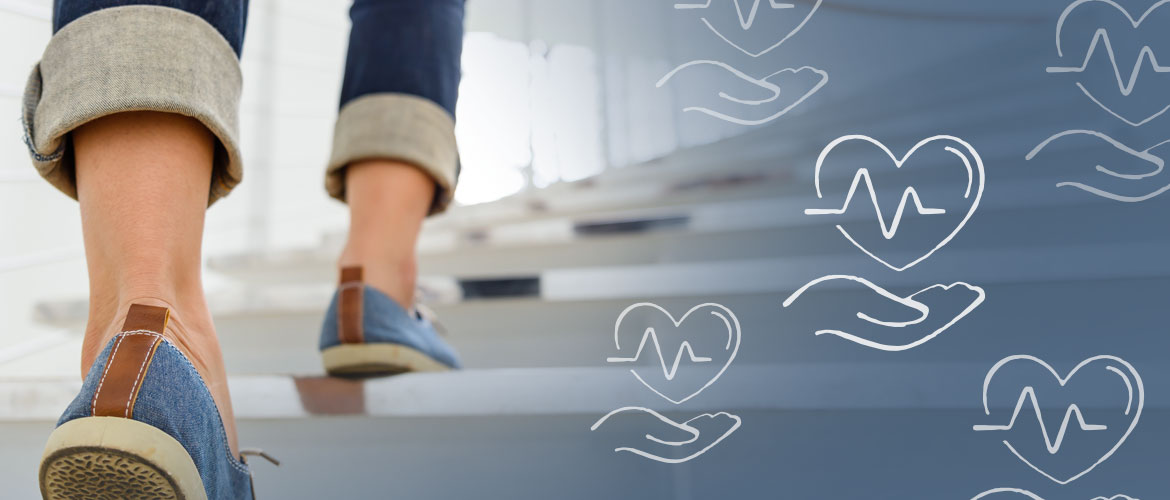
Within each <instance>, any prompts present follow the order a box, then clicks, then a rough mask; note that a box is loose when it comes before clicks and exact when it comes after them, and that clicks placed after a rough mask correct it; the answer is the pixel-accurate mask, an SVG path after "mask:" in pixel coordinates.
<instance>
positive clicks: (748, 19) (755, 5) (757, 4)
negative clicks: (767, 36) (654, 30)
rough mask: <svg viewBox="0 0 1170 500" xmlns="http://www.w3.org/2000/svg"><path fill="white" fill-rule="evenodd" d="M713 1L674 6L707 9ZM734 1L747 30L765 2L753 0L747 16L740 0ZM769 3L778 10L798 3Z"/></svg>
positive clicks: (677, 7)
mask: <svg viewBox="0 0 1170 500" xmlns="http://www.w3.org/2000/svg"><path fill="white" fill-rule="evenodd" d="M713 1H714V0H707V2H706V3H676V4H674V8H676V9H680V10H682V9H706V8H709V7H711V2H713ZM732 3H734V4H735V13H736V15H738V16H739V25H740V27H742V28H743V29H745V30H747V29H751V27H752V25H753V24H755V22H756V14H757V13H759V10H760V4H761V3H763V0H753V2H752V8H751V9H750V10H749V11H748V13H747V15H746V16H745V15H744V13H743V7H741V6H740V4H739V0H732ZM768 5H769V6H770V7H772V8H773V9H777V10H780V9H795V8H796V4H791V3H786V2H777V1H776V0H768Z"/></svg>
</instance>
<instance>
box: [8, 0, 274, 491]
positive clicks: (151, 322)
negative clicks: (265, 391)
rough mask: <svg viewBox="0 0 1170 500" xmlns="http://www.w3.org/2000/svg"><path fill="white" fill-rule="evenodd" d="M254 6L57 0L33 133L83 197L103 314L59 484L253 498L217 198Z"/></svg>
mask: <svg viewBox="0 0 1170 500" xmlns="http://www.w3.org/2000/svg"><path fill="white" fill-rule="evenodd" d="M246 12H247V1H246V0H211V1H207V0H203V1H195V0H143V1H141V2H134V1H129V2H128V1H125V0H57V1H56V2H55V3H54V18H53V30H54V35H53V37H52V38H51V39H50V42H49V45H48V46H47V47H46V49H45V52H44V55H43V56H42V58H41V61H40V62H39V63H38V64H37V66H36V67H35V68H34V69H33V72H32V74H31V75H30V77H29V81H28V87H27V88H26V91H25V94H24V102H23V109H22V123H23V125H24V132H25V137H24V141H25V143H26V145H27V146H28V148H29V153H30V156H31V157H32V161H33V164H34V166H35V167H36V168H37V170H38V171H39V172H40V174H41V175H42V176H44V177H45V179H46V180H47V181H49V182H50V183H51V184H53V185H54V186H55V187H57V188H58V189H60V190H61V191H62V192H64V193H65V194H67V195H69V196H71V197H74V198H77V199H78V200H79V202H80V205H81V219H82V229H83V233H84V234H83V236H84V243H85V252H86V260H87V265H88V271H89V285H90V302H89V308H90V311H89V313H90V315H89V319H88V324H87V327H86V332H85V338H84V341H83V346H82V360H81V365H82V372H83V383H82V387H81V390H80V392H79V394H78V396H77V397H76V398H75V399H74V401H73V402H72V403H71V404H70V405H69V406H68V407H67V408H66V409H65V411H64V413H63V414H62V416H61V419H60V420H59V421H58V427H57V428H56V429H55V430H54V431H53V433H52V434H51V435H50V436H49V439H48V443H47V444H46V448H45V449H46V452H45V455H44V457H43V458H42V461H41V471H40V474H39V478H40V482H41V488H42V493H43V494H44V495H46V498H72V497H74V496H76V495H77V494H83V493H79V492H89V493H90V494H95V495H96V494H99V492H100V494H112V495H123V493H120V492H125V493H124V494H125V495H129V496H135V494H134V493H133V492H140V491H144V490H143V489H142V488H149V489H150V491H157V492H159V494H160V495H161V494H163V493H162V492H164V491H167V492H169V494H173V495H174V496H186V497H193V496H198V494H197V492H198V490H200V489H202V490H203V493H205V494H207V495H208V496H209V497H210V498H251V494H250V492H251V477H250V474H249V471H248V468H247V466H246V465H245V464H243V463H242V462H241V461H240V460H239V453H238V447H237V444H236V432H235V424H234V419H233V418H232V409H231V404H230V398H229V396H228V388H227V383H226V382H227V377H226V374H225V370H224V366H223V361H222V357H221V355H220V351H219V346H218V342H217V339H216V336H215V330H214V327H213V326H212V322H211V317H210V314H209V313H208V310H207V305H206V302H205V300H204V297H203V290H202V284H201V277H200V270H201V257H200V253H201V243H202V235H203V221H204V213H205V211H206V209H207V206H208V205H209V204H210V203H213V202H214V201H216V200H217V199H219V198H220V197H222V196H224V195H226V194H228V192H229V191H230V190H231V188H232V187H233V186H235V185H236V184H237V183H238V182H239V181H240V178H241V174H242V165H241V162H240V154H239V148H238V146H237V144H238V141H237V140H236V137H237V135H238V134H237V114H238V107H239V99H240V90H241V86H242V78H241V73H240V68H239V59H238V57H239V49H240V47H241V46H242V39H243V30H244V17H245V16H246ZM115 462H117V463H120V464H123V465H122V466H119V467H111V466H109V464H111V463H115ZM151 471H153V472H151ZM111 492H112V493H111ZM83 495H84V494H83Z"/></svg>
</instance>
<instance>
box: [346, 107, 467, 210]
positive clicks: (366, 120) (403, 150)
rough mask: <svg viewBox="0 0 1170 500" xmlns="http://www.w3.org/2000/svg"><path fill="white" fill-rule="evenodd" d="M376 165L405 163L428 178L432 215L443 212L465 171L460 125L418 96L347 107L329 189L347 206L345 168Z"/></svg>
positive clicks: (442, 110) (443, 110)
mask: <svg viewBox="0 0 1170 500" xmlns="http://www.w3.org/2000/svg"><path fill="white" fill-rule="evenodd" d="M370 159H385V160H395V161H401V162H405V163H409V164H411V165H414V166H416V167H418V168H419V169H420V170H422V171H423V172H425V173H426V174H427V175H429V176H430V177H431V179H433V180H434V181H435V198H434V201H433V202H432V203H431V211H430V213H431V214H432V215H433V214H437V213H439V212H442V211H443V210H446V208H447V206H448V205H450V203H451V199H452V195H453V193H454V191H455V181H456V177H457V171H458V166H459V153H458V150H457V148H456V145H455V119H454V118H452V117H451V115H450V114H448V113H447V111H446V110H445V109H443V108H442V107H440V106H439V105H438V104H435V103H434V102H431V101H430V100H429V99H425V98H422V97H418V96H413V95H407V94H397V93H378V94H368V95H364V96H361V97H358V98H356V99H354V100H352V101H350V102H348V103H346V105H345V106H343V107H342V108H341V113H340V114H339V115H338V117H337V125H336V127H334V129H333V154H332V156H331V157H330V159H329V168H328V169H327V170H326V172H325V189H326V190H328V191H329V194H330V195H331V196H333V197H334V198H337V199H338V200H341V201H345V167H346V166H347V165H349V164H351V163H353V162H355V161H359V160H370Z"/></svg>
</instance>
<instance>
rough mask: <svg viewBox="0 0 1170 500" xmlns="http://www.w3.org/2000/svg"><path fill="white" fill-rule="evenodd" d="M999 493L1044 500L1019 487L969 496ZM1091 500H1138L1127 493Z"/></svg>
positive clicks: (977, 498)
mask: <svg viewBox="0 0 1170 500" xmlns="http://www.w3.org/2000/svg"><path fill="white" fill-rule="evenodd" d="M999 493H1016V494H1019V495H1023V496H1026V497H1028V498H1030V499H1032V500H1044V499H1043V498H1041V497H1040V495H1037V494H1035V493H1032V492H1031V491H1028V490H1022V489H1019V488H995V489H993V490H987V491H984V492H983V493H980V494H978V495H975V496H974V497H973V498H971V500H982V499H983V498H986V497H989V496H991V495H996V494H999ZM1091 500H1138V499H1137V498H1134V497H1131V496H1129V495H1113V496H1111V497H1103V496H1100V497H1093V498H1092V499H1091Z"/></svg>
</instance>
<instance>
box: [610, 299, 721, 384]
mask: <svg viewBox="0 0 1170 500" xmlns="http://www.w3.org/2000/svg"><path fill="white" fill-rule="evenodd" d="M643 307H649V308H652V309H656V310H658V311H659V312H661V313H662V314H664V315H666V317H667V318H669V319H670V321H671V322H672V323H674V326H675V328H678V327H679V326H681V325H682V323H683V322H684V321H686V319H687V318H688V317H689V316H690V315H691V313H694V312H695V311H699V310H703V309H711V311H709V312H710V314H711V315H713V316H715V317H716V318H719V319H720V320H721V322H722V323H723V324H724V326H725V327H726V328H727V342H726V343H725V344H724V351H725V352H727V353H728V354H727V361H726V362H725V363H724V364H723V367H721V368H720V369H719V371H718V372H717V373H715V374H714V375H713V376H712V377H711V378H710V379H709V380H707V381H706V383H704V384H703V385H702V386H701V387H699V388H698V389H697V390H695V391H694V392H692V393H690V394H689V395H688V396H686V397H683V398H681V399H678V400H676V399H673V398H671V397H669V396H667V395H665V394H663V393H662V392H661V391H659V390H658V389H656V388H654V386H652V385H651V384H649V383H647V382H646V380H645V379H643V378H642V376H641V375H639V374H638V372H637V371H635V370H633V369H631V370H630V373H631V374H633V375H634V378H636V379H638V381H639V382H641V383H642V385H644V386H646V388H647V389H650V390H651V391H653V392H654V393H655V394H657V395H659V396H660V397H662V398H663V399H665V400H667V401H670V402H671V403H674V404H676V405H677V404H682V403H684V402H686V401H687V400H689V399H691V398H693V397H695V396H698V395H699V393H701V392H703V390H704V389H706V388H708V387H710V386H711V384H714V383H715V381H716V380H719V377H721V376H723V372H725V371H727V367H729V366H731V362H732V361H735V356H736V354H738V353H739V343H740V326H739V319H738V318H736V317H735V313H733V312H731V309H728V308H727V307H724V306H722V305H720V304H716V303H713V302H707V303H704V304H699V305H697V306H695V307H692V308H691V309H690V310H689V311H687V312H686V314H683V315H682V317H681V318H679V319H677V320H676V319H674V316H672V315H671V314H670V312H668V311H667V310H666V309H663V308H662V307H661V306H659V305H658V304H654V303H651V302H639V303H637V304H633V305H631V306H629V307H627V308H626V309H625V310H623V311H622V313H621V314H619V315H618V319H617V322H615V323H614V327H613V341H614V347H615V348H617V350H619V351H621V349H622V346H621V338H620V335H619V334H620V331H621V325H622V320H623V319H625V318H626V315H628V314H629V313H630V312H631V311H634V310H636V309H639V308H643ZM647 340H649V341H651V342H652V344H653V346H654V348H655V350H656V351H657V354H658V361H659V362H661V363H662V373H663V375H664V376H665V378H666V379H667V380H674V377H675V375H676V374H677V372H678V369H679V364H680V363H681V362H682V359H683V354H684V351H686V353H687V354H689V355H690V359H691V361H694V362H697V363H709V362H711V358H710V357H700V356H695V353H694V350H693V349H692V348H691V344H690V343H689V342H686V341H683V342H682V343H681V344H680V346H679V350H678V353H677V354H676V355H675V356H674V363H673V365H671V366H669V367H668V366H667V362H666V356H665V355H663V353H662V350H661V347H660V345H659V342H658V334H657V333H656V332H655V331H654V329H653V328H647V329H646V330H645V331H644V332H643V334H642V339H641V340H640V342H639V344H638V349H637V352H636V353H635V354H634V355H633V356H632V357H623V356H613V357H609V358H608V359H607V360H606V361H608V362H610V363H632V362H636V361H637V360H638V359H639V357H640V356H641V355H642V353H643V350H644V348H645V347H646V345H647Z"/></svg>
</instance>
